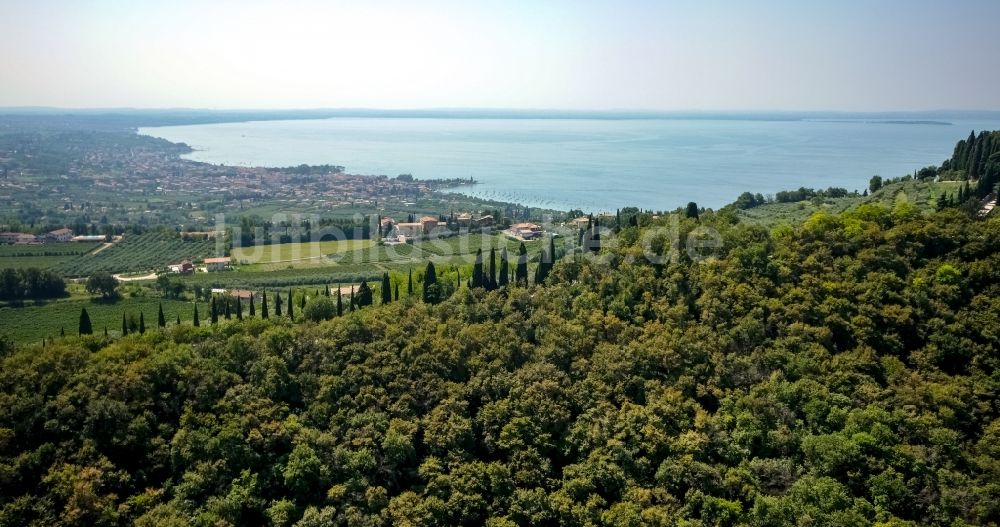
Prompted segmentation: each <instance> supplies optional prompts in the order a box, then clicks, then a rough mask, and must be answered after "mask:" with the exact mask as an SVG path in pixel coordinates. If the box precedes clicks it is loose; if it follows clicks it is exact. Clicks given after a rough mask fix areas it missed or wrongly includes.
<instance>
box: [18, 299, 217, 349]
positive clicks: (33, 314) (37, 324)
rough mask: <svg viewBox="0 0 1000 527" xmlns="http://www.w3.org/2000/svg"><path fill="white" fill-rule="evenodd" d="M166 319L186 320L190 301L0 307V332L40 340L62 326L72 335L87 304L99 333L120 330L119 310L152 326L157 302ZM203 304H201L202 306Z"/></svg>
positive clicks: (190, 313) (191, 308) (189, 315)
mask: <svg viewBox="0 0 1000 527" xmlns="http://www.w3.org/2000/svg"><path fill="white" fill-rule="evenodd" d="M161 304H162V305H163V312H164V315H165V317H166V319H167V321H168V322H169V323H170V325H174V324H175V321H176V320H177V317H178V316H180V317H181V321H182V322H183V323H184V324H190V323H191V318H192V316H193V315H194V303H193V302H188V301H183V300H169V299H161V298H155V297H151V298H128V299H122V300H120V301H118V302H114V303H101V302H93V301H91V300H90V299H76V298H74V299H67V300H57V301H53V302H46V303H40V304H36V305H31V306H26V307H0V320H3V324H2V326H0V334H2V335H6V336H7V337H10V338H12V339H13V340H14V341H15V342H24V343H27V342H40V341H41V340H42V339H43V338H53V337H57V336H58V335H59V332H60V331H61V330H65V332H66V334H67V335H76V333H77V330H78V329H79V323H80V309H81V308H87V312H88V313H89V315H90V319H91V321H92V323H93V326H94V333H103V332H104V328H105V327H107V328H108V331H109V332H110V333H112V334H115V335H117V334H120V333H121V327H122V314H123V313H124V314H125V315H127V316H129V317H132V316H135V317H138V316H139V313H142V314H143V316H144V317H145V319H146V328H147V329H153V328H155V327H156V314H157V311H158V309H159V306H160V305H161ZM202 308H204V306H202Z"/></svg>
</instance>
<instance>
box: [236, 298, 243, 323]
mask: <svg viewBox="0 0 1000 527" xmlns="http://www.w3.org/2000/svg"><path fill="white" fill-rule="evenodd" d="M236 320H243V300H241V299H240V297H236Z"/></svg>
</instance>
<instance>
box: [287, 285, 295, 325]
mask: <svg viewBox="0 0 1000 527" xmlns="http://www.w3.org/2000/svg"><path fill="white" fill-rule="evenodd" d="M294 307H295V302H293V301H292V290H291V289H289V290H288V319H289V320H295V309H294Z"/></svg>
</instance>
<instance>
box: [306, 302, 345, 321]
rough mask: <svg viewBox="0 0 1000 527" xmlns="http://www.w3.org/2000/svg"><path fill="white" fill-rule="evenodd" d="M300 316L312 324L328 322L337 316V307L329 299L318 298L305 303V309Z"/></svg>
mask: <svg viewBox="0 0 1000 527" xmlns="http://www.w3.org/2000/svg"><path fill="white" fill-rule="evenodd" d="M302 315H303V316H304V317H305V318H306V320H311V321H313V322H320V321H323V320H330V319H331V318H333V317H335V316H337V305H336V304H334V302H333V300H332V299H331V298H330V297H328V296H319V297H316V298H313V299H311V300H309V302H307V303H306V307H305V309H303V310H302Z"/></svg>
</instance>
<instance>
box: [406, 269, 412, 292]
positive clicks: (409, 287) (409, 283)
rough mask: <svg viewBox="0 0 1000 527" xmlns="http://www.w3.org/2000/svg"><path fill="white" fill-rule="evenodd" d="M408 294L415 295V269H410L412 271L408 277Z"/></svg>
mask: <svg viewBox="0 0 1000 527" xmlns="http://www.w3.org/2000/svg"><path fill="white" fill-rule="evenodd" d="M406 295H407V296H413V269H410V273H409V275H408V276H407V277H406Z"/></svg>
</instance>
